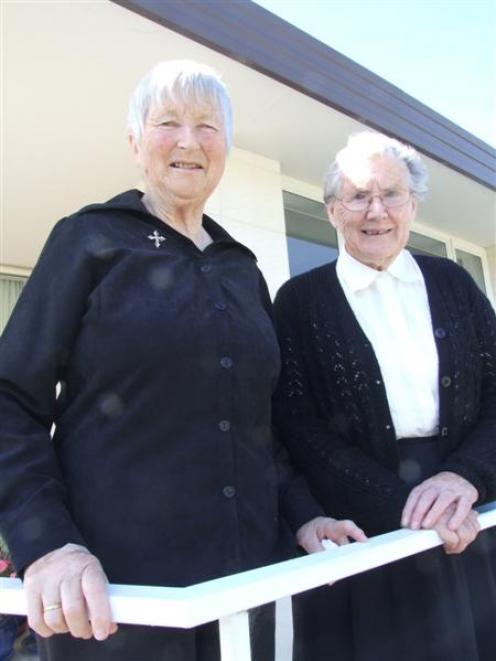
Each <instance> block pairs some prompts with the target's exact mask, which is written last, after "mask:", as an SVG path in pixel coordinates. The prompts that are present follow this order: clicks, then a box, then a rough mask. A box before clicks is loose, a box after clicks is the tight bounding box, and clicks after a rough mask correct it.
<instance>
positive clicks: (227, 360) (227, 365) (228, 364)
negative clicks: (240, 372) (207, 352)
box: [220, 356, 233, 369]
mask: <svg viewBox="0 0 496 661" xmlns="http://www.w3.org/2000/svg"><path fill="white" fill-rule="evenodd" d="M220 364H221V365H222V367H225V368H226V369H229V368H230V367H232V364H233V361H232V359H231V358H229V356H224V357H223V358H221V359H220Z"/></svg>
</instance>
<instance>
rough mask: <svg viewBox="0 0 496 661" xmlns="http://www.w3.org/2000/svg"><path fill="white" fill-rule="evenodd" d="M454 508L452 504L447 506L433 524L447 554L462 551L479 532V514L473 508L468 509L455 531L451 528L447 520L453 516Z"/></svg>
mask: <svg viewBox="0 0 496 661" xmlns="http://www.w3.org/2000/svg"><path fill="white" fill-rule="evenodd" d="M454 509H455V508H454V506H453V505H452V506H451V507H450V508H448V509H447V510H446V512H445V513H444V514H443V515H442V516H441V518H440V519H439V521H438V522H437V523H436V525H435V526H434V530H435V531H436V532H437V533H438V535H439V536H440V537H441V539H442V540H443V542H444V544H443V548H444V550H445V552H446V553H447V554H448V555H449V554H453V553H461V552H462V551H464V550H465V549H466V548H467V546H468V545H469V544H471V543H472V542H473V541H474V539H475V538H476V537H477V535H478V534H479V532H480V523H479V515H478V513H477V512H476V511H475V510H470V512H469V513H468V515H467V516H466V517H465V519H464V520H463V521H462V523H461V524H460V525H459V526H458V528H457V529H456V530H455V531H454V530H451V528H450V527H449V526H448V521H449V520H450V518H451V517H452V516H453V510H454Z"/></svg>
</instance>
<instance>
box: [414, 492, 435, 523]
mask: <svg viewBox="0 0 496 661" xmlns="http://www.w3.org/2000/svg"><path fill="white" fill-rule="evenodd" d="M436 498H437V490H436V489H434V488H432V487H429V488H427V489H425V490H424V491H422V493H421V495H420V497H419V499H418V501H417V504H416V505H415V508H414V509H413V511H412V514H411V516H410V528H412V530H418V529H419V528H420V526H421V524H422V521H423V520H424V517H425V515H426V514H427V512H428V511H429V509H430V508H431V506H432V504H433V503H434V502H435V500H436Z"/></svg>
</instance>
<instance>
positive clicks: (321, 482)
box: [274, 257, 496, 534]
mask: <svg viewBox="0 0 496 661" xmlns="http://www.w3.org/2000/svg"><path fill="white" fill-rule="evenodd" d="M416 259H417V261H418V264H419V266H420V268H421V270H422V273H423V275H424V278H425V282H426V287H427V292H428V299H429V305H430V310H431V317H432V324H433V333H434V337H435V341H436V347H437V351H438V354H439V395H440V417H439V443H441V444H442V450H443V457H444V461H443V463H442V465H441V466H440V467H439V470H450V471H453V472H455V473H458V474H459V475H462V476H463V477H465V478H466V479H467V480H469V481H470V482H471V483H472V484H473V485H474V486H475V487H476V488H477V490H478V492H479V503H482V502H486V501H488V500H492V499H494V498H496V318H495V314H494V310H493V309H492V307H491V305H490V303H489V301H488V300H487V298H486V297H485V296H484V295H483V294H482V293H481V292H480V290H479V289H478V288H477V286H476V285H475V283H474V282H473V280H472V279H471V278H470V276H469V275H468V274H467V273H466V272H465V271H464V270H463V269H462V268H460V267H459V266H457V265H456V264H455V263H454V262H452V261H449V260H446V259H440V258H433V257H417V258H416ZM275 311H276V320H277V325H278V334H279V341H280V345H281V353H282V363H283V367H282V374H281V379H280V385H279V388H278V391H277V393H276V396H275V402H274V415H275V422H276V425H277V426H278V427H279V430H280V435H281V437H282V440H283V441H284V443H285V444H286V446H287V448H288V450H289V453H290V455H291V457H292V459H293V461H294V462H295V463H296V464H297V465H298V466H299V468H300V469H301V470H302V471H303V472H304V474H305V475H306V477H307V481H308V482H309V484H310V486H311V488H312V490H313V492H314V494H315V495H316V497H317V498H318V500H319V501H320V502H321V504H322V505H323V507H324V509H325V510H326V511H327V512H329V513H330V514H332V515H333V516H337V517H347V518H353V519H355V521H356V522H357V523H358V524H359V525H361V526H363V527H364V528H365V530H366V531H367V532H368V533H369V534H376V533H379V532H384V531H387V530H392V529H395V528H398V527H399V525H400V518H401V511H402V509H403V506H404V503H405V500H406V498H407V496H408V493H409V488H408V487H407V486H406V484H405V483H404V482H403V481H402V480H401V479H400V478H399V477H398V475H397V469H398V461H399V458H398V451H397V444H398V442H401V441H397V440H396V438H395V433H394V428H393V422H392V419H391V415H390V412H389V408H388V402H387V396H386V390H385V387H384V384H383V380H382V375H381V371H380V367H379V365H378V363H377V360H376V357H375V354H374V351H373V348H372V346H371V344H370V342H369V340H368V339H367V337H366V335H365V334H364V332H363V331H362V329H361V327H360V326H359V324H358V322H357V320H356V318H355V316H354V314H353V312H352V310H351V308H350V306H349V304H348V302H347V300H346V297H345V295H344V292H343V290H342V288H341V286H340V284H339V281H338V278H337V275H336V263H335V262H334V263H332V264H330V265H326V266H323V267H320V268H317V269H314V270H312V271H310V272H308V273H305V274H303V275H300V276H298V277H296V278H293V279H292V280H290V281H289V282H287V283H286V284H285V285H284V286H283V287H282V288H281V290H280V291H279V293H278V295H277V297H276V301H275Z"/></svg>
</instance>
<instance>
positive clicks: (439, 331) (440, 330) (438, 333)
mask: <svg viewBox="0 0 496 661" xmlns="http://www.w3.org/2000/svg"><path fill="white" fill-rule="evenodd" d="M434 335H435V336H436V337H437V338H438V340H442V339H444V338H445V337H446V331H445V330H444V328H436V330H435V331H434Z"/></svg>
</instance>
